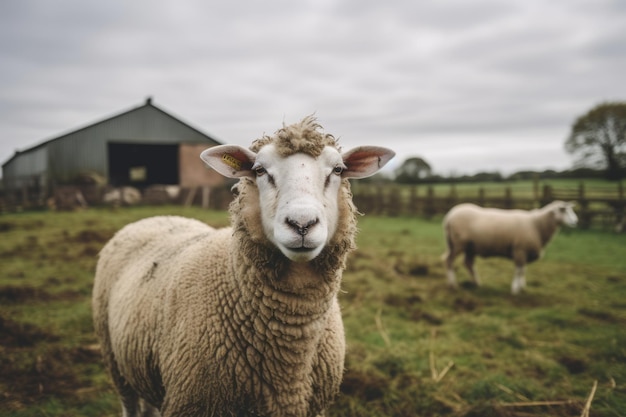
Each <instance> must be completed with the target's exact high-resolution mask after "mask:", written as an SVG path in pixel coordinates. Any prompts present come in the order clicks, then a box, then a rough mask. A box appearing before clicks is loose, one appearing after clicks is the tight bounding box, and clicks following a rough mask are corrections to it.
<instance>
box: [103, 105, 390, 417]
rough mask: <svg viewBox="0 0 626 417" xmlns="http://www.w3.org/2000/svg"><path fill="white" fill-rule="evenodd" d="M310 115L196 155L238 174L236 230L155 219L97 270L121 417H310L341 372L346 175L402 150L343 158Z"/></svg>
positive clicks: (112, 245) (110, 247)
mask: <svg viewBox="0 0 626 417" xmlns="http://www.w3.org/2000/svg"><path fill="white" fill-rule="evenodd" d="M321 129H322V128H321V126H320V125H319V124H318V123H317V121H316V118H315V117H313V116H308V117H305V118H304V119H303V120H302V121H301V122H299V123H295V124H293V125H290V126H285V125H283V127H282V128H281V129H279V130H278V131H277V132H276V133H275V134H274V135H272V136H267V135H265V136H263V137H262V138H260V139H257V140H256V141H254V142H253V143H252V145H251V146H250V148H249V149H246V148H244V147H241V146H237V145H219V146H215V147H212V148H209V149H207V150H205V151H203V152H202V153H201V158H202V159H203V160H204V161H205V162H206V163H207V164H208V165H209V166H210V167H212V168H214V169H215V170H216V171H218V172H219V173H221V174H223V175H225V176H226V177H231V178H238V179H239V181H238V182H237V183H236V184H235V185H234V186H233V192H234V194H235V198H234V200H233V201H232V203H231V205H230V208H229V210H230V217H231V227H227V228H222V229H213V228H211V227H209V226H208V225H206V224H204V223H202V222H200V221H198V220H194V219H187V218H183V217H178V216H158V217H152V218H148V219H143V220H140V221H138V222H135V223H132V224H130V225H127V226H125V227H124V228H122V229H121V230H120V231H119V232H117V233H116V235H115V236H114V237H113V238H112V239H111V240H110V241H109V242H108V243H107V244H106V245H105V246H104V248H103V249H102V251H101V253H100V256H99V260H98V263H97V267H96V275H95V282H94V289H93V301H92V303H93V320H94V326H95V330H96V334H97V336H98V338H99V341H100V344H101V349H102V351H103V357H104V362H105V365H106V367H107V368H108V371H109V373H110V375H111V378H112V380H113V383H114V385H115V387H116V390H117V392H118V394H119V396H120V397H121V402H122V408H123V413H124V414H123V415H124V417H134V416H139V415H142V416H143V415H159V413H160V415H162V416H164V417H168V416H214V415H215V416H316V415H323V414H324V410H325V409H326V408H327V407H328V406H329V404H330V403H331V402H332V401H333V398H334V397H335V396H336V394H337V393H338V391H339V385H340V383H341V380H342V377H343V366H344V357H345V339H344V330H343V323H342V318H341V312H340V307H339V304H338V300H337V294H338V291H339V289H340V284H341V278H342V272H343V269H344V268H345V266H346V259H347V255H348V254H349V252H351V251H352V250H354V249H355V234H356V230H357V227H356V214H357V211H356V207H355V206H354V204H353V202H352V194H351V192H350V183H349V181H348V179H349V178H364V177H367V176H370V175H372V174H374V173H376V172H377V171H378V170H379V169H380V168H382V167H383V166H384V165H385V164H386V163H387V162H388V161H389V160H390V159H391V158H392V157H393V156H394V152H393V151H391V150H389V149H386V148H382V147H374V146H362V147H356V148H354V149H352V150H349V151H346V152H343V153H341V148H340V147H339V145H338V143H337V141H336V140H335V138H334V137H333V136H332V135H330V134H325V133H323V132H322V131H321Z"/></svg>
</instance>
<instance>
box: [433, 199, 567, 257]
mask: <svg viewBox="0 0 626 417" xmlns="http://www.w3.org/2000/svg"><path fill="white" fill-rule="evenodd" d="M553 210H554V207H552V206H546V207H543V208H541V209H537V210H531V211H525V210H500V209H485V208H482V207H479V206H476V205H474V204H460V205H458V206H456V207H454V208H453V209H452V210H450V212H449V213H448V214H447V215H446V217H445V218H444V228H445V231H446V238H447V240H448V242H449V244H448V246H449V250H450V248H453V250H454V251H455V253H459V252H463V251H467V250H470V251H472V253H474V254H476V255H479V256H486V257H487V256H501V257H506V258H510V259H513V260H514V261H515V263H516V264H517V265H524V264H526V263H530V262H533V261H535V260H537V259H538V258H539V257H540V255H541V253H542V251H543V248H544V247H545V246H546V245H547V244H548V243H549V241H550V239H551V238H552V236H553V235H554V234H555V232H556V231H557V230H558V226H559V225H558V223H557V221H556V220H555V217H554V213H553ZM443 256H444V258H445V257H446V256H448V253H446V254H444V255H443Z"/></svg>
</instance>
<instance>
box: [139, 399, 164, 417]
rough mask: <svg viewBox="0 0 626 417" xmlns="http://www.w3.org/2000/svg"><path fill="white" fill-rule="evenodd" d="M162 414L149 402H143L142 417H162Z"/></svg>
mask: <svg viewBox="0 0 626 417" xmlns="http://www.w3.org/2000/svg"><path fill="white" fill-rule="evenodd" d="M160 416H161V413H160V412H159V410H158V409H157V408H155V407H153V406H152V405H151V404H150V403H148V402H147V401H144V400H141V417H160Z"/></svg>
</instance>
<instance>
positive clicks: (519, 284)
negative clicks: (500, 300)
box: [511, 265, 526, 295]
mask: <svg viewBox="0 0 626 417" xmlns="http://www.w3.org/2000/svg"><path fill="white" fill-rule="evenodd" d="M525 269H526V267H525V265H516V266H515V275H514V276H513V283H512V284H511V294H513V295H515V294H519V293H520V291H522V290H523V289H524V288H525V287H526V277H525V276H524V271H525Z"/></svg>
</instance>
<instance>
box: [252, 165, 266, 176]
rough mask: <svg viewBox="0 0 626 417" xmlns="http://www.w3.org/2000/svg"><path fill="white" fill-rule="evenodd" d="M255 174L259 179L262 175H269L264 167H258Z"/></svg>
mask: <svg viewBox="0 0 626 417" xmlns="http://www.w3.org/2000/svg"><path fill="white" fill-rule="evenodd" d="M254 172H255V173H256V176H257V177H260V176H262V175H265V174H266V173H267V171H266V170H265V168H263V167H257V168H255V169H254Z"/></svg>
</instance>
